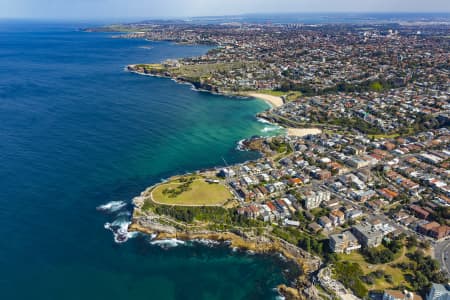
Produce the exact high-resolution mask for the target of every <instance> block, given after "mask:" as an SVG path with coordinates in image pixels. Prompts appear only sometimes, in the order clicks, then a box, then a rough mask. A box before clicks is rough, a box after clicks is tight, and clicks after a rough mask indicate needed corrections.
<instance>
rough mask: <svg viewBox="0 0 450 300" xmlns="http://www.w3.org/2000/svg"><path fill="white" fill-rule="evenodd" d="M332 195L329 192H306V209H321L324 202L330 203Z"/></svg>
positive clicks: (304, 198) (304, 199) (304, 197)
mask: <svg viewBox="0 0 450 300" xmlns="http://www.w3.org/2000/svg"><path fill="white" fill-rule="evenodd" d="M330 198H331V193H330V192H329V191H320V190H319V191H312V190H309V191H306V192H305V193H304V194H303V202H304V205H305V208H306V209H314V208H316V207H319V206H320V204H321V203H322V202H324V201H329V200H330Z"/></svg>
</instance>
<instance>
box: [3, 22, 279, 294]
mask: <svg viewBox="0 0 450 300" xmlns="http://www.w3.org/2000/svg"><path fill="white" fill-rule="evenodd" d="M78 26H80V25H78V24H76V25H61V24H50V25H49V24H44V23H41V24H25V23H6V22H2V23H0V66H1V68H0V191H1V196H0V208H1V209H0V237H1V242H0V299H272V298H274V297H275V296H276V295H275V293H274V292H273V290H272V289H273V288H274V287H275V286H276V285H277V284H279V283H282V282H284V279H283V276H282V275H283V274H282V270H283V269H284V268H285V267H286V266H285V265H284V264H283V263H282V262H281V261H279V260H277V259H275V258H271V257H261V256H252V255H247V254H245V253H239V252H238V253H234V252H232V251H231V250H229V249H227V248H226V247H225V246H215V247H207V246H202V245H200V244H195V243H194V244H189V245H184V246H183V245H180V246H178V247H174V248H170V249H163V248H161V247H159V246H156V245H151V244H150V242H149V239H148V237H145V236H138V237H135V238H133V239H130V240H128V241H127V242H126V243H124V244H117V243H115V242H114V240H113V236H112V233H111V232H110V231H108V230H105V229H104V227H103V226H104V224H105V223H106V222H113V221H116V222H122V223H123V222H125V221H126V219H127V216H126V214H127V212H129V211H130V205H129V204H128V205H127V206H126V207H124V208H122V209H120V210H118V211H116V212H110V213H101V212H98V211H97V210H96V207H97V206H99V205H101V204H105V203H108V202H110V201H124V202H126V203H129V202H130V200H131V199H132V197H134V196H136V195H137V194H139V193H140V191H142V190H143V189H144V188H145V187H146V186H149V185H151V184H154V183H156V182H158V181H160V180H161V179H163V178H167V177H169V176H171V175H174V174H178V173H183V172H187V171H193V170H196V169H201V168H208V167H212V166H217V165H223V159H222V158H224V159H225V160H226V161H227V162H228V163H234V162H242V161H245V160H249V159H254V158H256V157H257V154H256V153H251V152H241V151H237V150H236V149H235V147H236V143H237V141H238V140H240V139H242V138H246V137H250V136H252V135H260V134H269V133H275V132H276V131H277V129H276V128H274V127H273V126H270V125H267V124H263V123H259V122H257V120H256V118H255V114H256V113H257V112H259V111H262V110H264V109H266V108H267V105H266V104H265V103H264V102H262V101H258V100H243V99H235V98H226V97H222V96H215V95H211V94H207V93H201V92H196V91H192V90H191V88H190V86H188V85H180V84H177V83H175V82H173V81H171V80H167V79H158V78H151V77H144V76H139V75H136V74H131V73H128V72H125V71H124V70H123V69H124V67H125V66H126V65H127V64H130V63H140V62H159V61H161V60H163V59H166V58H177V57H184V56H192V55H201V54H202V53H204V52H205V51H207V50H208V48H206V47H199V46H195V47H193V46H178V45H173V44H169V43H153V42H146V41H142V40H117V39H111V38H110V36H109V34H102V33H84V32H80V31H77V30H76V29H77V27H78ZM148 47H150V49H149V48H148Z"/></svg>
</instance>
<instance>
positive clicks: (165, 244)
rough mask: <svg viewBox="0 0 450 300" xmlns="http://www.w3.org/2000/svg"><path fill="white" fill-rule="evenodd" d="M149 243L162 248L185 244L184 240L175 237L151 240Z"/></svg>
mask: <svg viewBox="0 0 450 300" xmlns="http://www.w3.org/2000/svg"><path fill="white" fill-rule="evenodd" d="M150 244H151V245H156V246H159V247H161V248H163V249H169V248H174V247H177V246H181V245H185V244H186V242H184V241H181V240H177V239H167V240H157V241H151V242H150Z"/></svg>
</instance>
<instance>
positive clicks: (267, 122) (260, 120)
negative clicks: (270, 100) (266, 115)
mask: <svg viewBox="0 0 450 300" xmlns="http://www.w3.org/2000/svg"><path fill="white" fill-rule="evenodd" d="M256 120H257V121H258V122H260V123H264V124H272V123H271V122H269V121H267V120H266V119H263V118H256Z"/></svg>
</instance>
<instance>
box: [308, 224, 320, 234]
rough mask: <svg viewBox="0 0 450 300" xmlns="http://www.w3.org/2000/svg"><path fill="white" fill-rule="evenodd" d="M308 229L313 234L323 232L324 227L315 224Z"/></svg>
mask: <svg viewBox="0 0 450 300" xmlns="http://www.w3.org/2000/svg"><path fill="white" fill-rule="evenodd" d="M308 229H309V230H310V231H311V232H313V233H318V232H319V231H321V230H322V226H320V225H319V224H317V223H316V222H314V223H311V224H309V225H308Z"/></svg>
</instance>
